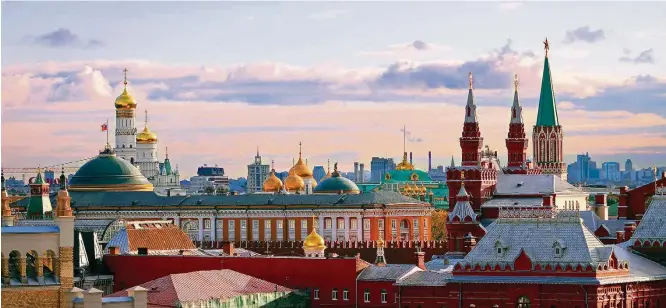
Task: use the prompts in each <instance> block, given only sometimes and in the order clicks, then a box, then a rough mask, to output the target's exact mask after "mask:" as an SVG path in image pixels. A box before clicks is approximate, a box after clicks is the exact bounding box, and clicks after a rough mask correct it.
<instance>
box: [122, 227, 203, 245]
mask: <svg viewBox="0 0 666 308" xmlns="http://www.w3.org/2000/svg"><path fill="white" fill-rule="evenodd" d="M127 242H128V246H129V251H137V250H138V249H139V248H148V251H151V250H179V249H196V247H194V244H193V243H192V240H191V239H190V238H189V237H188V236H187V234H186V233H185V232H183V230H181V229H180V228H178V227H176V226H175V225H161V226H160V227H152V228H151V227H148V228H141V229H136V228H132V227H130V226H129V225H128V228H127Z"/></svg>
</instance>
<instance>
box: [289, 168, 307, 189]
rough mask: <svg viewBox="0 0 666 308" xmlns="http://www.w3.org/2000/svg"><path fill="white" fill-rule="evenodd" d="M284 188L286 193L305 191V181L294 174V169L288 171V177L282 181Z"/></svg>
mask: <svg viewBox="0 0 666 308" xmlns="http://www.w3.org/2000/svg"><path fill="white" fill-rule="evenodd" d="M284 187H285V188H286V189H287V191H288V192H296V191H301V190H303V189H305V181H303V178H302V177H300V176H298V174H296V171H295V169H294V168H292V169H291V171H289V176H287V178H286V179H285V180H284Z"/></svg>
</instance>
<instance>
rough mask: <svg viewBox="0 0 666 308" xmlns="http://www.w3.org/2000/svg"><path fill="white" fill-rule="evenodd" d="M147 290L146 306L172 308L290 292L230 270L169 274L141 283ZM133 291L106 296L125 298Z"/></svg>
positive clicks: (285, 288)
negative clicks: (215, 299)
mask: <svg viewBox="0 0 666 308" xmlns="http://www.w3.org/2000/svg"><path fill="white" fill-rule="evenodd" d="M141 286H142V287H144V288H146V289H148V304H149V305H158V306H166V307H173V306H174V305H175V304H177V303H180V304H185V303H188V302H195V301H200V300H208V299H211V298H221V299H227V298H233V297H236V296H240V295H245V294H254V293H272V292H276V291H277V292H289V291H291V289H289V288H287V287H283V286H280V285H276V284H274V283H270V282H268V281H265V280H261V279H258V278H254V277H252V276H248V275H245V274H241V273H239V272H236V271H232V270H212V271H198V272H191V273H184V274H172V275H169V276H165V277H162V278H158V279H155V280H152V281H149V282H146V283H144V284H141ZM130 289H132V288H129V289H126V290H123V291H120V292H116V293H113V294H111V295H109V296H107V297H122V296H127V294H128V293H127V291H128V290H130Z"/></svg>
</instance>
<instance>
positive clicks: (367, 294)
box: [314, 288, 398, 304]
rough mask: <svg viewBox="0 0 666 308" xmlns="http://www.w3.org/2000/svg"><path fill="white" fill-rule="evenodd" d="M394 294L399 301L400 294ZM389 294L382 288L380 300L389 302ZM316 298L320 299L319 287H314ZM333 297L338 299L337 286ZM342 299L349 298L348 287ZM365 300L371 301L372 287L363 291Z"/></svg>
mask: <svg viewBox="0 0 666 308" xmlns="http://www.w3.org/2000/svg"><path fill="white" fill-rule="evenodd" d="M394 295H395V299H394V301H397V298H398V294H394ZM387 296H388V293H387V292H386V289H382V290H381V293H380V300H381V302H382V303H383V304H385V303H387V301H386V299H387ZM314 299H315V300H318V299H319V289H318V288H315V289H314ZM331 299H332V300H334V301H336V300H338V289H337V288H333V290H332V293H331ZM342 300H343V301H346V300H349V289H347V288H345V289H342ZM363 301H364V302H366V303H369V302H370V289H365V292H363Z"/></svg>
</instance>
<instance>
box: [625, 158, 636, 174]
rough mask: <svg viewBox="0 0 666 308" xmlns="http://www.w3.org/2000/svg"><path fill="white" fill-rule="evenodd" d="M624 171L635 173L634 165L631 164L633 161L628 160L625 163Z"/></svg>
mask: <svg viewBox="0 0 666 308" xmlns="http://www.w3.org/2000/svg"><path fill="white" fill-rule="evenodd" d="M624 171H634V164H633V163H632V162H631V159H627V161H626V162H624Z"/></svg>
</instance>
